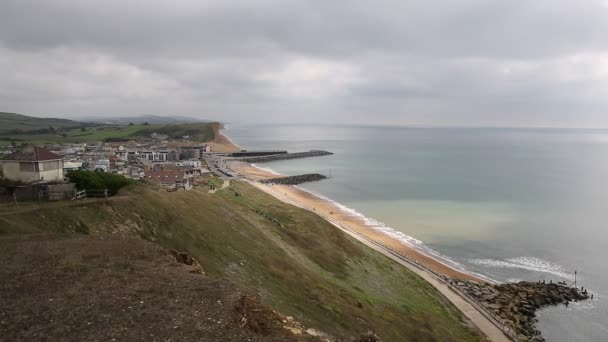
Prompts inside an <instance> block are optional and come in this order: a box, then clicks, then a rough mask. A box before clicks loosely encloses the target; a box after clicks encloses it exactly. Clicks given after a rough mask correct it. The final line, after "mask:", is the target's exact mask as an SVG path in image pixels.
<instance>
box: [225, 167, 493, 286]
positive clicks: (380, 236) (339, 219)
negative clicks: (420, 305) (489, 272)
mask: <svg viewBox="0 0 608 342" xmlns="http://www.w3.org/2000/svg"><path fill="white" fill-rule="evenodd" d="M229 167H230V168H231V169H232V170H234V171H236V172H237V173H239V174H241V175H242V176H243V177H244V178H245V179H246V180H248V181H250V183H251V184H252V185H254V186H255V187H257V188H258V189H260V190H262V191H264V192H266V193H268V194H270V195H272V196H273V197H275V198H277V199H279V200H281V201H283V202H286V203H289V204H291V205H295V206H297V207H300V208H303V209H306V210H308V211H312V212H314V213H316V214H317V215H319V216H321V217H322V218H324V219H325V220H327V221H329V222H330V223H332V224H334V225H336V226H338V227H339V228H341V229H343V230H348V231H351V232H354V233H355V234H359V235H361V236H364V237H365V238H366V239H368V240H372V241H375V242H377V243H379V244H381V245H384V246H386V247H387V248H389V249H391V250H393V251H395V252H397V253H399V254H401V255H404V256H405V257H407V258H409V259H413V260H416V261H417V262H419V263H420V264H422V265H424V267H425V268H428V269H431V270H434V271H435V272H436V273H439V274H443V275H445V276H447V277H450V278H458V279H463V280H472V281H476V282H479V283H485V282H491V280H490V279H487V278H482V277H481V276H478V275H475V274H471V273H467V272H466V271H464V270H460V269H458V268H456V267H455V266H453V265H449V264H448V261H446V260H441V259H439V258H438V257H436V256H434V255H431V254H428V253H425V251H423V250H421V249H419V248H416V247H415V246H412V245H411V244H406V243H405V242H404V241H403V239H399V238H397V237H394V236H391V235H389V234H387V232H386V231H382V230H379V229H377V228H374V226H373V225H370V224H369V219H368V218H366V217H365V216H363V215H355V214H354V213H353V212H352V211H351V210H348V208H346V207H344V206H342V205H340V204H339V203H336V202H334V201H332V200H330V199H328V198H324V197H322V196H318V195H316V194H313V193H311V192H309V191H306V190H303V189H300V188H298V187H297V186H291V185H270V184H262V183H259V182H258V181H259V180H263V179H269V178H274V177H277V176H280V174H278V173H276V172H274V171H271V170H267V169H264V168H261V167H259V166H256V165H252V164H249V163H246V162H240V161H237V162H230V163H229Z"/></svg>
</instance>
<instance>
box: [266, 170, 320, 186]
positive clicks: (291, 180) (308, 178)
mask: <svg viewBox="0 0 608 342" xmlns="http://www.w3.org/2000/svg"><path fill="white" fill-rule="evenodd" d="M325 178H327V177H326V176H324V175H322V174H319V173H309V174H304V175H297V176H289V177H278V178H272V179H264V180H261V181H260V183H264V184H283V185H298V184H302V183H306V182H316V181H320V180H323V179H325Z"/></svg>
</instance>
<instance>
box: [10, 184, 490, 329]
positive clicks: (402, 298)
mask: <svg viewBox="0 0 608 342" xmlns="http://www.w3.org/2000/svg"><path fill="white" fill-rule="evenodd" d="M32 233H33V234H40V233H45V234H84V235H90V236H102V237H103V236H108V235H111V236H123V237H138V238H142V239H144V240H148V241H151V242H155V243H157V244H158V245H159V246H161V247H163V248H165V249H172V250H177V251H183V252H185V253H187V254H188V255H190V256H192V257H193V258H194V259H195V260H196V261H197V262H198V263H199V264H200V267H201V269H202V271H203V272H204V273H205V274H206V275H207V276H209V277H211V278H213V279H218V280H219V279H222V280H226V281H228V282H230V283H232V284H234V285H235V286H236V287H237V288H238V289H239V291H242V292H243V293H244V294H246V295H247V296H249V297H251V298H254V300H255V302H256V303H258V302H259V303H260V305H261V306H267V307H270V308H272V309H273V310H276V311H277V312H280V313H281V314H282V315H285V316H292V317H294V319H295V320H296V321H298V322H300V323H301V324H303V325H304V326H306V327H310V328H314V329H317V330H319V331H323V332H324V333H327V334H329V335H330V336H333V337H335V338H336V339H341V340H346V341H348V340H350V339H351V338H353V337H355V336H358V335H359V334H362V333H365V332H368V331H369V330H373V331H375V332H376V333H378V335H380V337H381V338H382V339H383V341H479V340H482V338H481V337H480V336H479V333H478V332H477V331H476V330H475V329H474V328H471V326H470V322H468V321H467V320H466V319H465V318H463V316H462V314H461V313H460V312H459V311H458V310H456V308H454V307H453V306H452V305H451V304H450V303H449V302H448V301H447V300H446V299H445V298H443V297H442V296H441V295H440V294H439V293H438V292H437V291H436V290H435V289H434V288H433V287H432V286H431V285H429V284H428V283H426V282H425V281H424V280H423V279H422V278H420V277H419V276H417V275H415V274H414V273H412V272H411V271H409V270H408V269H406V268H404V267H401V266H400V265H398V264H397V263H395V262H393V261H392V260H390V259H388V258H386V257H385V256H383V255H382V254H380V253H378V252H376V251H374V250H372V249H370V248H368V247H366V246H364V245H363V244H361V243H359V242H358V241H356V240H355V239H353V238H351V237H349V236H347V235H345V234H344V233H343V232H341V231H340V230H338V229H336V228H335V227H334V226H332V225H331V224H330V223H328V222H327V221H325V220H324V219H322V218H321V217H319V216H317V215H315V214H314V213H311V212H308V211H306V210H303V209H300V208H297V207H294V206H291V205H288V204H285V203H282V202H280V201H278V200H276V199H275V198H273V197H271V196H269V195H267V194H265V193H263V192H261V191H259V190H258V189H256V188H255V187H253V186H251V185H249V184H247V183H244V182H238V181H236V182H235V181H232V182H231V183H230V185H229V186H228V187H225V188H224V189H221V190H218V191H217V192H215V193H213V194H211V193H208V192H207V189H206V188H205V187H201V188H196V189H195V190H192V191H186V192H171V193H169V192H166V191H164V190H160V189H157V188H154V187H151V186H135V187H132V188H131V189H128V190H126V191H124V192H123V193H121V194H120V195H119V196H117V197H114V198H113V199H111V200H108V201H105V200H104V201H89V202H83V203H74V202H65V203H51V204H48V205H43V206H38V205H32V206H27V205H20V207H18V208H11V207H0V236H2V235H4V237H0V241H3V240H5V239H10V238H12V236H15V235H22V234H32ZM32 236H35V235H32ZM76 236H81V235H76ZM32 238H33V239H35V237H32ZM27 250H31V249H27ZM15 253H17V255H15V256H13V257H12V258H11V260H23V259H24V258H25V259H27V258H28V256H26V255H25V254H26V251H25V249H15ZM20 253H23V255H21V254H20ZM27 253H29V252H27ZM75 260H82V259H78V258H77V259H75ZM127 269H128V268H127ZM24 272H26V271H25V270H24ZM3 286H4V285H3ZM15 300H16V301H27V300H30V299H29V297H28V296H22V297H19V298H17V299H15ZM13 303H14V301H13ZM15 305H16V304H15ZM147 322H149V324H156V323H158V322H156V321H155V318H154V316H150V317H149V319H148V321H147ZM192 324H194V323H192ZM287 340H289V339H287Z"/></svg>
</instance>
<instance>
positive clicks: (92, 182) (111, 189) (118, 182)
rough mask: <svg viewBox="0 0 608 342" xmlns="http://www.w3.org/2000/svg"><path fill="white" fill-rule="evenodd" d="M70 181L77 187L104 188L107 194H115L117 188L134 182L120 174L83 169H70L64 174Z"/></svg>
mask: <svg viewBox="0 0 608 342" xmlns="http://www.w3.org/2000/svg"><path fill="white" fill-rule="evenodd" d="M66 176H67V177H68V179H69V180H70V182H72V183H75V184H76V188H77V189H86V190H104V189H108V194H109V195H116V194H117V193H118V190H120V189H122V188H124V187H125V186H127V185H130V184H135V183H136V182H135V181H134V180H132V179H128V178H125V177H123V176H121V175H116V174H113V173H106V172H94V171H84V170H74V171H70V172H68V173H67V175H66Z"/></svg>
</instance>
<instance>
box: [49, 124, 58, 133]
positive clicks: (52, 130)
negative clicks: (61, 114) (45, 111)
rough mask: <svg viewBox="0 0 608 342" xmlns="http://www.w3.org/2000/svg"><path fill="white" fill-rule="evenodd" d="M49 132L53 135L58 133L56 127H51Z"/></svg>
mask: <svg viewBox="0 0 608 342" xmlns="http://www.w3.org/2000/svg"><path fill="white" fill-rule="evenodd" d="M49 132H51V134H55V133H57V130H55V127H53V126H49Z"/></svg>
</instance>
